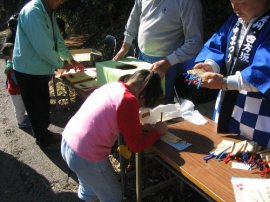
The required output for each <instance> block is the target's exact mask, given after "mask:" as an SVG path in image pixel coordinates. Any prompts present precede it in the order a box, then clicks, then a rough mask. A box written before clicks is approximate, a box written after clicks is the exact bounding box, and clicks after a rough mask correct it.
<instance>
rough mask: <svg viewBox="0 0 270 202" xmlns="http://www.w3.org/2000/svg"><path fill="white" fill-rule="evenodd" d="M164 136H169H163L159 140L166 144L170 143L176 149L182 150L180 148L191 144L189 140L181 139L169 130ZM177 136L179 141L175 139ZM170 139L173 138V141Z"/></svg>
mask: <svg viewBox="0 0 270 202" xmlns="http://www.w3.org/2000/svg"><path fill="white" fill-rule="evenodd" d="M166 136H168V137H169V138H164V139H161V140H162V141H164V142H166V143H167V144H169V145H171V146H172V147H174V148H175V149H177V150H178V151H182V150H184V149H186V148H188V147H189V146H191V144H190V143H189V142H186V141H185V140H182V139H181V138H179V137H177V136H175V135H174V134H172V133H170V132H168V134H166ZM177 138H179V141H175V140H176V139H177ZM171 140H174V141H171Z"/></svg>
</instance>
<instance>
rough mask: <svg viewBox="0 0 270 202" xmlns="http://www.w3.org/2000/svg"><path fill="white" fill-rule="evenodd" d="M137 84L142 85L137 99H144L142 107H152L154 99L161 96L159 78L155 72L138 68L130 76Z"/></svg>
mask: <svg viewBox="0 0 270 202" xmlns="http://www.w3.org/2000/svg"><path fill="white" fill-rule="evenodd" d="M129 79H132V80H134V81H135V82H136V83H137V84H140V85H142V88H143V89H142V91H141V92H140V94H139V99H141V100H143V101H144V107H154V106H155V104H156V101H157V100H158V99H159V98H160V97H161V96H162V94H163V92H162V88H161V79H160V76H159V75H158V74H157V73H153V72H150V71H149V70H145V69H143V70H139V71H137V72H135V73H134V74H133V75H131V76H130V78H129Z"/></svg>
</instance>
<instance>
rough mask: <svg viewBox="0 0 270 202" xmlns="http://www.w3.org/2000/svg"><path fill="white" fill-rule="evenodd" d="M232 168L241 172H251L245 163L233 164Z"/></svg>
mask: <svg viewBox="0 0 270 202" xmlns="http://www.w3.org/2000/svg"><path fill="white" fill-rule="evenodd" d="M232 168H234V169H241V170H250V165H249V164H245V163H238V162H232Z"/></svg>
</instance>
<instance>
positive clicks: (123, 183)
mask: <svg viewBox="0 0 270 202" xmlns="http://www.w3.org/2000/svg"><path fill="white" fill-rule="evenodd" d="M121 144H123V140H122V137H121V135H120V134H119V135H118V146H119V145H121ZM119 162H120V177H121V190H122V200H123V201H125V200H126V174H125V165H124V159H123V157H122V155H119Z"/></svg>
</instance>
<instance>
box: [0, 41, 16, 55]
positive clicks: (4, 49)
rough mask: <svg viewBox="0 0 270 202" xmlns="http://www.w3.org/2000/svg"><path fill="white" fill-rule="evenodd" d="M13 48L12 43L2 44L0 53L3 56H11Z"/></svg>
mask: <svg viewBox="0 0 270 202" xmlns="http://www.w3.org/2000/svg"><path fill="white" fill-rule="evenodd" d="M13 48H14V45H13V43H4V44H3V46H2V48H1V52H2V53H3V55H4V56H11V53H12V51H13Z"/></svg>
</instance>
